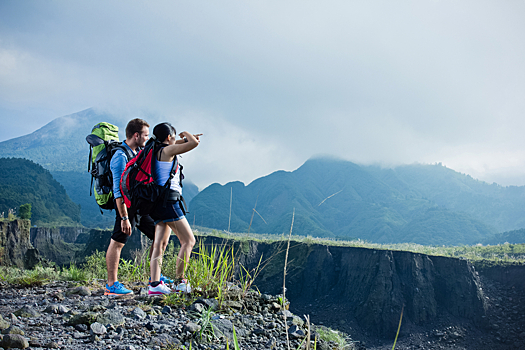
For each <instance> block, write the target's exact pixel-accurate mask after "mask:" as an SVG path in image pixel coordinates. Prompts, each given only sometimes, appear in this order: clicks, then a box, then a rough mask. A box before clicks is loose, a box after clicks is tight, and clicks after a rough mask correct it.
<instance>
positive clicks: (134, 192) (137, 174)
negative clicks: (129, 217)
mask: <svg viewBox="0 0 525 350" xmlns="http://www.w3.org/2000/svg"><path fill="white" fill-rule="evenodd" d="M164 146H166V145H165V144H158V143H155V142H150V143H148V144H146V147H145V148H144V149H143V150H141V151H140V152H139V154H138V155H137V156H136V157H135V158H133V159H131V160H130V161H129V162H128V164H126V169H125V170H124V173H122V177H121V178H120V192H121V194H122V198H124V202H125V203H126V206H127V207H128V208H130V207H133V208H137V212H138V213H139V214H140V215H148V214H150V213H151V210H152V209H153V206H154V205H155V203H156V202H157V201H159V200H162V201H163V202H164V205H166V201H167V198H168V195H169V188H170V185H171V179H172V178H173V176H175V174H176V173H177V169H178V168H180V180H179V181H180V183H181V187H182V179H183V178H184V176H183V175H182V165H181V164H179V161H178V158H177V156H175V159H174V161H173V165H172V167H171V171H170V176H169V178H168V180H167V181H166V183H165V184H164V185H160V184H157V183H156V182H155V180H154V179H153V173H152V172H153V160H154V159H155V155H156V153H157V151H158V150H159V148H162V147H164ZM177 199H179V200H181V199H182V196H179V197H178V198H177Z"/></svg>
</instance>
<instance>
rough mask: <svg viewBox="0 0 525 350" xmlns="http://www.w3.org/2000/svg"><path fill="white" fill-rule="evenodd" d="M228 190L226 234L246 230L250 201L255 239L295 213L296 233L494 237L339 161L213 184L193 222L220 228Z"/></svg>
mask: <svg viewBox="0 0 525 350" xmlns="http://www.w3.org/2000/svg"><path fill="white" fill-rule="evenodd" d="M385 178H388V181H386V180H385ZM443 186H446V185H443ZM230 191H231V192H232V194H233V202H232V216H231V222H230V226H231V228H230V230H231V231H239V232H242V231H247V230H248V227H249V226H250V220H252V213H255V212H254V211H253V208H254V206H255V202H256V201H257V207H256V210H257V213H258V214H254V216H253V221H252V225H251V227H250V230H251V231H252V232H259V233H273V234H281V233H285V232H288V231H289V229H290V223H291V216H292V211H293V209H294V208H295V222H294V228H293V232H294V233H295V234H300V235H312V236H324V237H338V238H344V239H351V238H360V239H364V240H367V241H372V242H378V243H394V242H396V243H397V242H415V243H420V244H436V245H441V244H446V245H452V244H472V243H477V242H479V241H480V240H481V239H483V238H484V237H487V236H489V235H492V234H494V233H495V232H496V231H497V230H496V229H495V226H494V225H493V223H492V222H490V221H482V220H480V219H477V218H475V217H473V216H472V215H471V214H469V213H468V212H465V211H462V210H457V208H454V210H453V208H447V207H445V206H443V205H440V204H438V203H436V202H435V201H433V200H432V199H429V198H427V197H426V196H425V195H424V194H422V193H421V190H419V189H417V188H414V187H413V186H412V185H411V184H407V183H406V182H405V180H404V179H403V178H401V177H399V176H397V175H396V173H395V171H393V170H388V169H387V170H384V171H383V170H381V169H372V170H370V169H369V168H368V167H361V166H359V165H357V164H354V163H351V162H348V161H343V160H336V159H310V160H308V161H307V162H306V163H304V164H303V165H302V166H301V167H299V168H298V169H297V170H295V171H293V172H285V171H278V172H275V173H273V174H270V175H268V176H265V177H263V178H260V179H257V180H255V181H253V182H252V183H250V184H249V185H248V186H245V185H244V184H242V183H240V182H233V183H228V184H226V185H224V186H221V185H219V184H213V185H211V186H209V187H208V188H206V189H204V190H203V191H201V192H200V193H199V194H198V195H197V196H196V197H195V198H194V200H193V202H192V203H191V206H192V208H193V215H195V221H196V223H197V224H198V225H203V226H207V227H213V228H217V229H227V228H228V220H229V202H230ZM434 191H441V189H440V188H439V187H438V188H434ZM521 200H522V201H523V199H521ZM259 214H260V216H259ZM263 219H264V220H263Z"/></svg>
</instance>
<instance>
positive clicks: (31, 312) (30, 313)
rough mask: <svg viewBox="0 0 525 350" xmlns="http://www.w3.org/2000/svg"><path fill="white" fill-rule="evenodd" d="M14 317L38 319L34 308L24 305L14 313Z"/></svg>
mask: <svg viewBox="0 0 525 350" xmlns="http://www.w3.org/2000/svg"><path fill="white" fill-rule="evenodd" d="M15 316H20V317H39V316H40V314H39V313H38V312H37V311H36V310H35V309H34V308H32V307H30V306H28V305H26V306H24V307H23V308H21V309H19V310H17V311H15Z"/></svg>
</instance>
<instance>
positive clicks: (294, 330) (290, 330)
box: [288, 325, 305, 339]
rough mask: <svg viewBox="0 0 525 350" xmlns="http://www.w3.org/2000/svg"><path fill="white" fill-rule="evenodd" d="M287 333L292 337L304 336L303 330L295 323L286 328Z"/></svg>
mask: <svg viewBox="0 0 525 350" xmlns="http://www.w3.org/2000/svg"><path fill="white" fill-rule="evenodd" d="M288 334H290V336H291V337H292V338H296V339H297V338H303V337H304V336H305V334H304V332H303V330H302V329H300V328H299V327H298V326H297V325H293V326H291V327H290V328H288Z"/></svg>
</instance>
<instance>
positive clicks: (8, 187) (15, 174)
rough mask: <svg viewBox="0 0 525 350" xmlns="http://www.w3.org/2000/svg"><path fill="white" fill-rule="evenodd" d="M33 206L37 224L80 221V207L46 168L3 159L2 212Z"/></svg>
mask: <svg viewBox="0 0 525 350" xmlns="http://www.w3.org/2000/svg"><path fill="white" fill-rule="evenodd" d="M25 203H30V204H31V207H32V210H31V212H32V216H31V221H32V223H34V224H37V225H39V224H50V223H52V224H57V225H64V224H65V225H71V224H78V222H79V221H80V207H79V206H78V205H77V204H75V203H73V201H72V200H71V199H70V198H69V197H68V195H67V194H66V191H65V189H64V187H63V186H62V185H60V184H59V183H58V182H57V181H56V180H55V179H53V177H52V176H51V174H50V173H49V171H48V170H46V169H44V168H43V167H42V166H40V165H38V164H35V163H33V162H32V161H30V160H27V159H20V158H0V212H4V213H6V214H7V212H8V210H9V209H11V208H12V209H15V208H16V209H18V208H20V205H22V204H25Z"/></svg>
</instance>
